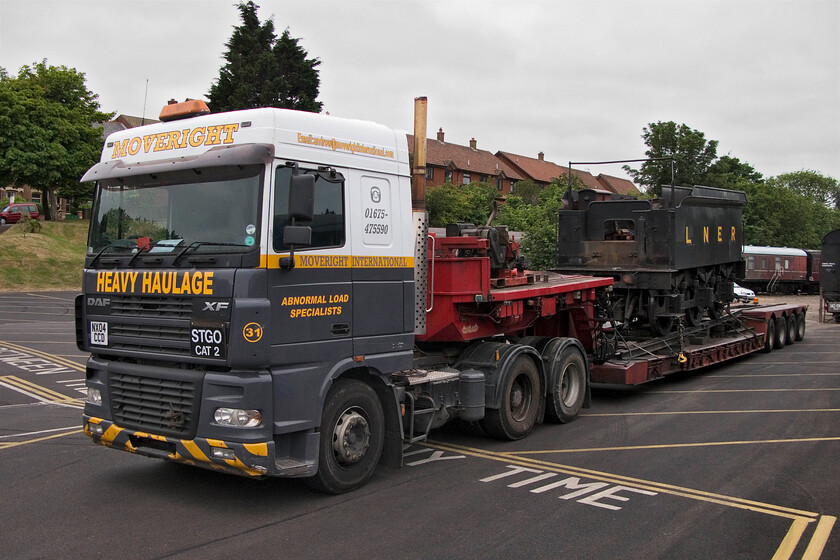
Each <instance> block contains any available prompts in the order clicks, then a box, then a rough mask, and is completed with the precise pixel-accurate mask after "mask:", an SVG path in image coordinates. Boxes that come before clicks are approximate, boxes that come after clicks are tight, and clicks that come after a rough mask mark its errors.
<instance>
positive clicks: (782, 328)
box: [773, 317, 787, 349]
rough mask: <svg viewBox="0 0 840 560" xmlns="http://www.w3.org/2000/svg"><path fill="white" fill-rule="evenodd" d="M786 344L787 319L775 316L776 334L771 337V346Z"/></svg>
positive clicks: (783, 345)
mask: <svg viewBox="0 0 840 560" xmlns="http://www.w3.org/2000/svg"><path fill="white" fill-rule="evenodd" d="M785 344H787V321H785V318H784V317H776V336H775V337H774V338H773V348H777V349H778V348H784V347H785Z"/></svg>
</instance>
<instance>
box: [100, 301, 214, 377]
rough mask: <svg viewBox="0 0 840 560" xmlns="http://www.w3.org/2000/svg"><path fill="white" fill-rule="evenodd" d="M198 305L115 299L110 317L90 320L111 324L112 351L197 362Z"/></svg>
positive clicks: (110, 348) (109, 308) (183, 302)
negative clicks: (194, 343)
mask: <svg viewBox="0 0 840 560" xmlns="http://www.w3.org/2000/svg"><path fill="white" fill-rule="evenodd" d="M196 305H197V304H196V301H195V298H187V297H169V296H163V297H157V296H146V295H142V296H136V295H114V296H113V297H112V298H111V301H110V305H109V307H108V313H107V315H103V316H101V317H100V316H97V315H95V314H91V315H89V319H90V320H96V321H107V323H108V349H109V350H111V351H117V352H125V353H131V354H134V355H136V354H137V353H144V354H150V355H154V356H157V359H161V360H166V359H182V358H193V356H192V353H191V341H190V329H191V327H192V319H193V316H194V314H195V313H196V311H197V307H196ZM220 315H221V314H220ZM226 319H227V317H222V316H220V317H219V318H218V320H221V321H224V320H226ZM91 350H92V351H94V352H96V351H97V348H96V347H95V346H94V347H92V348H91ZM102 351H103V352H105V350H104V349H102ZM207 359H208V358H203V361H207ZM214 361H217V362H218V361H222V360H219V359H215V360H214Z"/></svg>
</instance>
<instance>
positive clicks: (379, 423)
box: [306, 379, 385, 494]
mask: <svg viewBox="0 0 840 560" xmlns="http://www.w3.org/2000/svg"><path fill="white" fill-rule="evenodd" d="M384 424H385V423H384V415H383V412H382V404H381V403H380V402H379V397H377V396H376V392H375V391H374V390H373V389H372V388H371V387H370V386H369V385H367V384H365V383H362V382H361V381H357V380H355V379H348V380H341V381H338V382H337V383H336V384H335V385H333V386H332V388H330V390H329V392H328V393H327V399H326V402H325V403H324V412H323V415H322V416H321V438H320V440H319V442H318V472H317V473H316V474H315V476H313V477H311V478H307V479H306V482H307V484H309V486H311V487H312V488H315V489H316V490H320V491H322V492H329V493H331V494H341V493H343V492H348V491H350V490H354V489H356V488H358V487H360V486H362V485H363V484H364V483H365V482H367V481H368V479H369V478H370V477H371V476H372V475H373V471H374V470H376V465H377V464H378V463H379V457H380V455H381V454H382V446H383V441H384V436H385V428H384Z"/></svg>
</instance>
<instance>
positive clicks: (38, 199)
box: [21, 191, 41, 204]
mask: <svg viewBox="0 0 840 560" xmlns="http://www.w3.org/2000/svg"><path fill="white" fill-rule="evenodd" d="M21 199H23V197H21ZM32 202H34V203H35V204H40V203H41V193H39V192H37V191H35V192H33V193H32Z"/></svg>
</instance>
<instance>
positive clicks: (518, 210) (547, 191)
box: [496, 177, 583, 270]
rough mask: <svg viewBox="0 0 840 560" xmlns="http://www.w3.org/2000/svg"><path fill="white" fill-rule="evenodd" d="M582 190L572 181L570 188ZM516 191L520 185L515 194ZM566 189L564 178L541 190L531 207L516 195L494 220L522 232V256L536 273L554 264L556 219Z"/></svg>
mask: <svg viewBox="0 0 840 560" xmlns="http://www.w3.org/2000/svg"><path fill="white" fill-rule="evenodd" d="M581 187H583V183H582V182H581V180H580V178H579V177H573V178H572V188H574V189H580V188H581ZM518 188H519V183H517V191H518ZM567 188H568V179H567V178H565V177H563V178H557V179H554V180H553V181H552V182H551V183H550V184H549V185H547V186H545V187H544V188H542V189H541V190H540V192H539V193H538V194H537V196H536V203H533V204H532V203H530V202H529V201H527V200H525V199H523V198H522V197H520V196H518V195H517V194H511V195H510V196H508V197H507V201H506V202H505V204H504V206H502V211H501V212H500V214H499V218H498V219H497V220H496V222H497V223H499V224H504V225H506V226H508V229H510V230H511V231H521V232H523V234H524V236H523V239H522V254H523V255H524V256H525V257H526V258H527V259H528V262H529V263H530V266H531V267H533V268H535V269H538V270H545V269H549V268H553V267H554V266H556V264H557V219H558V212H559V211H560V209H561V208H562V207H563V195H564V194H565V192H566V189H567Z"/></svg>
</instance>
